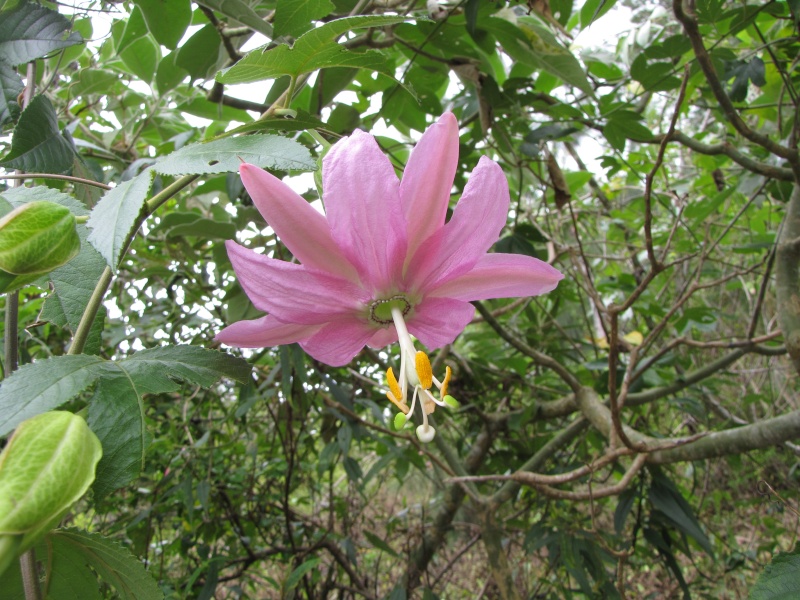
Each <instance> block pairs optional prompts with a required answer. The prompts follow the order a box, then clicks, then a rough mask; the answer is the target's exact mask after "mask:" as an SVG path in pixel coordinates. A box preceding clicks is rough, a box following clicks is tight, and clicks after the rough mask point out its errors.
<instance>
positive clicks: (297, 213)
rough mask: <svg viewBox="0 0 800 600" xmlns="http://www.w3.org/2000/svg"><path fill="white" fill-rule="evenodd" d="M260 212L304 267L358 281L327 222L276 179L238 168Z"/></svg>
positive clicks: (246, 166)
mask: <svg viewBox="0 0 800 600" xmlns="http://www.w3.org/2000/svg"><path fill="white" fill-rule="evenodd" d="M239 172H240V173H241V175H242V182H243V183H244V186H245V187H246V188H247V191H248V192H249V193H250V197H251V198H252V199H253V202H254V203H255V205H256V208H258V211H259V212H260V213H261V215H262V216H263V217H264V219H266V221H267V223H268V224H269V226H270V227H272V229H274V230H275V233H277V234H278V237H279V238H281V241H282V242H283V243H284V244H286V247H287V248H289V250H290V251H291V253H292V254H294V255H295V256H296V257H297V259H298V260H299V261H300V262H301V263H303V264H304V265H305V266H307V267H309V268H311V269H316V270H318V271H325V272H328V273H331V274H334V275H339V276H340V277H343V278H345V279H350V280H352V281H358V275H357V273H356V270H355V268H354V267H353V265H351V264H350V263H349V262H348V261H347V259H346V258H345V257H344V255H343V254H342V251H341V250H340V249H339V246H337V245H336V242H334V240H333V236H332V235H331V228H330V225H328V220H327V219H326V218H325V217H324V216H323V215H321V214H320V213H318V212H317V211H316V210H314V208H313V207H312V206H311V205H310V204H309V203H308V202H306V201H305V200H304V199H303V198H301V197H300V196H298V195H297V194H296V193H295V192H294V190H292V189H291V188H290V187H289V186H288V185H286V184H285V183H283V182H282V181H281V180H280V179H278V178H277V177H275V176H273V175H271V174H269V173H267V172H266V171H264V170H262V169H259V168H258V167H256V166H253V165H250V164H243V165H241V166H240V167H239Z"/></svg>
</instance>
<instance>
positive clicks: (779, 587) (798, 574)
mask: <svg viewBox="0 0 800 600" xmlns="http://www.w3.org/2000/svg"><path fill="white" fill-rule="evenodd" d="M797 590H800V546H795V549H794V550H793V551H792V552H779V553H778V554H776V555H775V556H774V557H773V559H772V562H770V563H769V564H768V565H767V566H766V567H765V568H764V570H763V571H762V573H761V575H759V576H758V580H757V581H756V583H755V585H754V586H753V587H752V589H751V590H750V595H749V596H748V600H793V599H794V598H797Z"/></svg>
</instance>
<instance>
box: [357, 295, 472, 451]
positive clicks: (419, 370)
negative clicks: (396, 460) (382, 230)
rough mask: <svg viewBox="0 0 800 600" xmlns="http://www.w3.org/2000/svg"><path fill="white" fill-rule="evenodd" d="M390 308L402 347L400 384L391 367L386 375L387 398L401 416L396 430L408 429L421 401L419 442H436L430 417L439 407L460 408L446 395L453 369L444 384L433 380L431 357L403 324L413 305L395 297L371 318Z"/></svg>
mask: <svg viewBox="0 0 800 600" xmlns="http://www.w3.org/2000/svg"><path fill="white" fill-rule="evenodd" d="M387 306H388V309H389V317H390V319H391V321H390V322H392V323H394V326H395V328H396V329H397V339H398V341H399V343H400V377H399V380H398V378H397V377H395V375H394V371H392V368H391V367H389V369H388V370H387V371H386V385H387V387H388V388H389V391H388V392H386V397H387V398H388V399H389V400H390V401H391V402H392V404H394V405H395V406H396V407H397V408H399V409H400V412H399V413H398V414H397V415H396V416H395V418H394V425H395V428H396V429H402V428H403V427H405V425H406V422H407V421H408V420H409V419H410V418H411V415H412V413H413V412H414V407H415V406H416V404H417V398H418V397H419V401H420V408H421V411H422V425H420V426H419V427H417V438H419V440H420V441H421V442H430V441H431V440H433V438H434V435H435V434H436V430H435V429H434V428H433V427H432V426H431V425H429V424H428V415H429V414H431V413H432V412H433V411H434V410H435V409H436V405H437V404H438V405H439V406H449V407H451V408H458V402H457V401H456V399H455V398H453V397H452V396H450V395H449V394H448V393H447V386H448V384H449V383H450V376H451V371H450V367H446V370H445V376H444V379H443V380H442V381H439V380H438V379H436V377H434V376H433V370H432V368H431V361H430V359H429V358H428V355H427V354H425V353H424V352H420V351H418V350H417V349H416V348H415V347H414V340H412V339H411V336H410V335H409V333H408V328H407V327H406V323H405V320H403V316H404V315H405V313H406V312H407V310H404V308H408V309H410V305H409V303H408V301H407V300H406V299H405V298H404V297H402V296H395V297H393V298H389V299H387V300H378V301H376V302H374V303H373V304H372V306H371V307H370V315H374V314H377V316H378V317H380V316H381V314H380V312H379V311H380V310H386V307H387ZM373 319H374V317H373ZM433 386H436V388H438V389H439V398H436V397H435V396H434V395H433V393H432V392H431V388H432V387H433ZM409 394H411V407H410V408H409V406H408V404H406V399H407V398H408V395H409Z"/></svg>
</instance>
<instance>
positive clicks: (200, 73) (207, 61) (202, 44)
mask: <svg viewBox="0 0 800 600" xmlns="http://www.w3.org/2000/svg"><path fill="white" fill-rule="evenodd" d="M175 52H176V56H175V65H176V66H178V67H180V68H181V69H184V70H185V71H186V72H187V73H189V75H190V76H191V78H192V79H206V78H207V77H210V76H211V75H213V74H214V73H215V72H216V71H217V69H218V68H219V67H220V66H221V65H222V64H224V63H223V61H224V60H225V57H226V55H225V54H224V52H225V50H224V49H223V48H222V45H221V42H220V38H219V32H218V31H217V29H216V28H215V27H214V26H213V25H211V24H210V23H209V24H208V25H206V26H205V27H203V28H202V29H200V31H198V32H197V33H195V34H194V35H193V36H192V37H190V38H189V39H188V40H186V42H185V43H184V44H183V45H182V46H181V47H180V48H178V49H177V50H176V51H175Z"/></svg>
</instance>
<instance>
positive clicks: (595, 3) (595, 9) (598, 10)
mask: <svg viewBox="0 0 800 600" xmlns="http://www.w3.org/2000/svg"><path fill="white" fill-rule="evenodd" d="M614 4H616V0H586V2H584V4H583V6H582V7H581V29H586V28H587V27H588V26H589V25H591V24H592V23H594V22H595V21H596V20H597V19H599V18H600V17H602V16H603V15H604V14H606V13H607V12H608V11H609V10H611V7H613V6H614Z"/></svg>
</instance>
